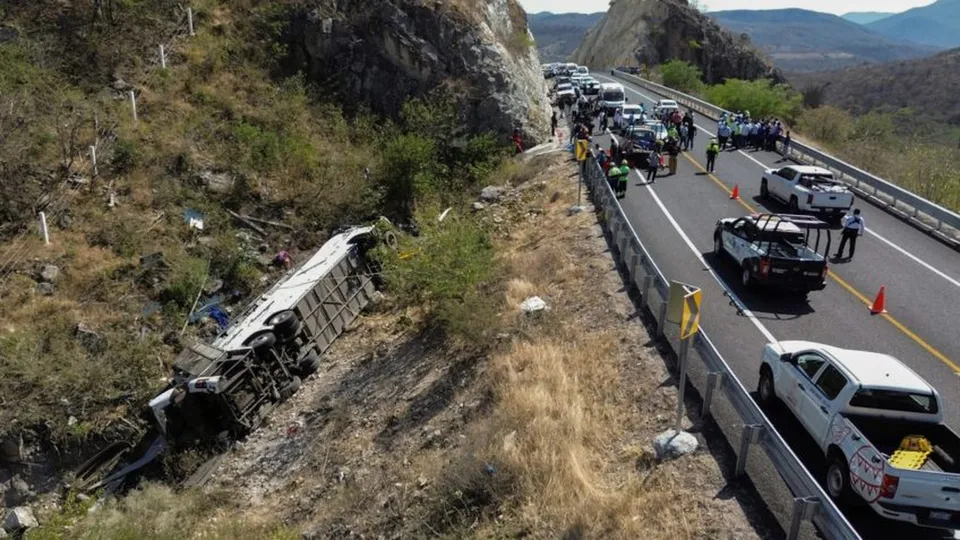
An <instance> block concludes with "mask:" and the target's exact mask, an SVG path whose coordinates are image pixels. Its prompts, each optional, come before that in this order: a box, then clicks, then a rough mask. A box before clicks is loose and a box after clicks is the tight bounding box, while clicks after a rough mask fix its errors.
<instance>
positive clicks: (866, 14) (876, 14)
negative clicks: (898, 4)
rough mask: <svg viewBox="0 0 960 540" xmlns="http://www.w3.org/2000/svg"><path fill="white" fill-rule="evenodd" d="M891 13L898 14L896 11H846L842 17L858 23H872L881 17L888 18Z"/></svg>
mask: <svg viewBox="0 0 960 540" xmlns="http://www.w3.org/2000/svg"><path fill="white" fill-rule="evenodd" d="M891 15H896V13H892V12H890V13H888V12H886V11H851V12H850V13H844V14H843V15H841V16H840V18H841V19H846V20H848V21H850V22H855V23H857V24H870V23H872V22H876V21H879V20H880V19H886V18H887V17H889V16H891Z"/></svg>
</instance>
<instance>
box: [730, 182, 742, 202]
mask: <svg viewBox="0 0 960 540" xmlns="http://www.w3.org/2000/svg"><path fill="white" fill-rule="evenodd" d="M730 198H731V199H733V200H735V201H736V200H738V199H740V184H734V186H733V192H732V193H730Z"/></svg>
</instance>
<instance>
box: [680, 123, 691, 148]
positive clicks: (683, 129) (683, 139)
mask: <svg viewBox="0 0 960 540" xmlns="http://www.w3.org/2000/svg"><path fill="white" fill-rule="evenodd" d="M689 140H690V129H689V128H688V127H687V125H686V124H680V146H681V147H682V148H683V150H684V151H686V149H687V146H688V142H687V141H689Z"/></svg>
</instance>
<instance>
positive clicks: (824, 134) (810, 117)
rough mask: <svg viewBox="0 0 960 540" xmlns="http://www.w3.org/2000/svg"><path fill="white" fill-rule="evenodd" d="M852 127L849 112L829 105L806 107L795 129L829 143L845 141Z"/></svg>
mask: <svg viewBox="0 0 960 540" xmlns="http://www.w3.org/2000/svg"><path fill="white" fill-rule="evenodd" d="M852 127H853V117H851V116H850V113H848V112H846V111H844V110H841V109H838V108H836V107H831V106H830V105H824V106H823V107H818V108H816V109H808V110H806V111H804V112H803V114H801V115H800V118H799V119H798V121H797V129H798V130H800V131H802V132H803V133H804V134H805V135H807V136H810V137H813V138H814V139H817V140H818V141H823V142H825V143H830V144H837V143H842V142H845V141H846V140H847V139H848V138H849V137H850V132H851V129H852Z"/></svg>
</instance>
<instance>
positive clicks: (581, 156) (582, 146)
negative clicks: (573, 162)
mask: <svg viewBox="0 0 960 540" xmlns="http://www.w3.org/2000/svg"><path fill="white" fill-rule="evenodd" d="M588 150H590V141H588V140H586V139H578V140H577V161H586V160H587V151H588Z"/></svg>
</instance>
